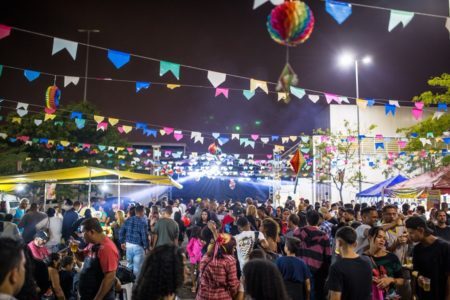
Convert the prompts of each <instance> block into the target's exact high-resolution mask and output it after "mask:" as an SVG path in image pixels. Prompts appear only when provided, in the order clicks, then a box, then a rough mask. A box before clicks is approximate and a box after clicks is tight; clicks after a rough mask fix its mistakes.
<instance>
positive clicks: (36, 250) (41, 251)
mask: <svg viewBox="0 0 450 300" xmlns="http://www.w3.org/2000/svg"><path fill="white" fill-rule="evenodd" d="M28 248H29V249H30V251H31V254H32V255H33V258H34V259H37V260H43V259H44V258H46V257H47V256H49V255H50V254H49V253H48V250H47V247H45V246H42V247H38V246H36V244H35V243H34V241H31V242H29V243H28Z"/></svg>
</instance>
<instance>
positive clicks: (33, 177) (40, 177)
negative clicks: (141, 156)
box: [0, 166, 183, 192]
mask: <svg viewBox="0 0 450 300" xmlns="http://www.w3.org/2000/svg"><path fill="white" fill-rule="evenodd" d="M104 176H117V177H119V176H120V177H121V178H127V179H133V180H138V181H147V182H150V183H152V184H156V185H171V186H174V187H176V188H179V189H181V188H183V186H182V185H181V184H179V183H178V182H176V181H175V180H173V179H172V178H171V177H169V176H155V175H150V174H142V173H134V172H129V171H119V170H111V169H103V168H96V167H88V166H83V167H75V168H67V169H60V170H52V171H43V172H35V173H26V174H17V175H9V176H0V191H6V192H8V191H12V190H13V189H14V188H15V185H16V184H26V183H33V182H43V183H48V182H58V181H70V180H78V179H89V178H96V177H104Z"/></svg>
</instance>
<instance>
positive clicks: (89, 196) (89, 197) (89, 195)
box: [88, 169, 92, 207]
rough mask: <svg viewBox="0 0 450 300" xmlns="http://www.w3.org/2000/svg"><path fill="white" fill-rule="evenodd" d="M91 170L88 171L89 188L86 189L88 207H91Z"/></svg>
mask: <svg viewBox="0 0 450 300" xmlns="http://www.w3.org/2000/svg"><path fill="white" fill-rule="evenodd" d="M91 174H92V169H89V187H88V207H91V189H92V178H91Z"/></svg>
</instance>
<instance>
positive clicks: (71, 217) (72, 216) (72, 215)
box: [62, 200, 81, 242]
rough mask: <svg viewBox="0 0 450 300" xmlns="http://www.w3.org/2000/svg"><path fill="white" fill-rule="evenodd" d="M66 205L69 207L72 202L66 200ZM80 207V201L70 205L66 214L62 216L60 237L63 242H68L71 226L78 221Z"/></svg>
mask: <svg viewBox="0 0 450 300" xmlns="http://www.w3.org/2000/svg"><path fill="white" fill-rule="evenodd" d="M67 204H68V205H71V204H72V201H70V200H67ZM80 207H81V202H80V201H75V202H74V203H73V205H72V208H70V209H69V210H68V211H66V213H65V214H64V218H63V225H62V237H63V239H64V241H65V242H67V241H69V238H70V236H71V235H72V232H73V231H72V226H73V224H74V223H75V222H76V221H77V220H78V218H79V215H78V210H79V209H80Z"/></svg>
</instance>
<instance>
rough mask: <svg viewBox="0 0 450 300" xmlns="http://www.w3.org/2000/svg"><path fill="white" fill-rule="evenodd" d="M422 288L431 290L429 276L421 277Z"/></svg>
mask: <svg viewBox="0 0 450 300" xmlns="http://www.w3.org/2000/svg"><path fill="white" fill-rule="evenodd" d="M423 290H424V291H425V292H429V291H430V290H431V280H430V278H426V277H424V278H423Z"/></svg>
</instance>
